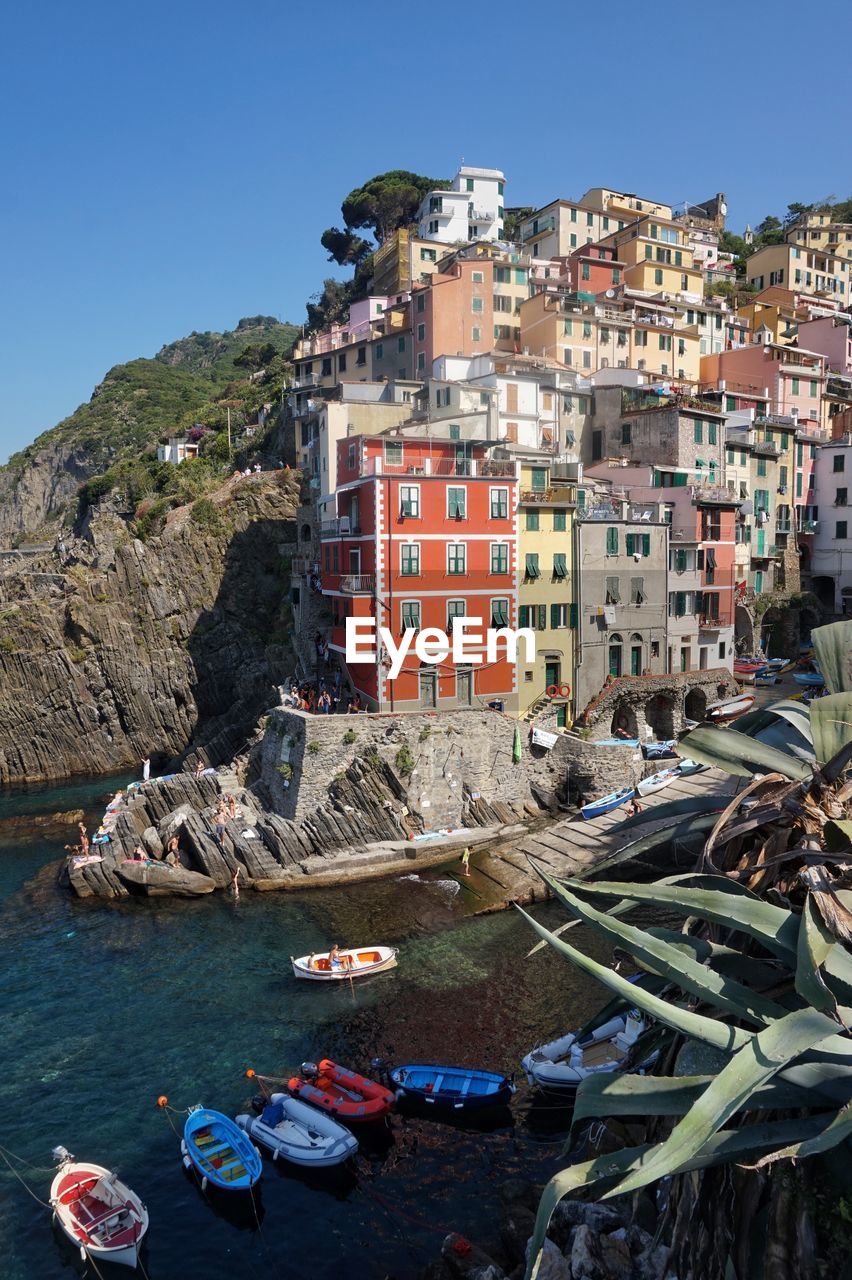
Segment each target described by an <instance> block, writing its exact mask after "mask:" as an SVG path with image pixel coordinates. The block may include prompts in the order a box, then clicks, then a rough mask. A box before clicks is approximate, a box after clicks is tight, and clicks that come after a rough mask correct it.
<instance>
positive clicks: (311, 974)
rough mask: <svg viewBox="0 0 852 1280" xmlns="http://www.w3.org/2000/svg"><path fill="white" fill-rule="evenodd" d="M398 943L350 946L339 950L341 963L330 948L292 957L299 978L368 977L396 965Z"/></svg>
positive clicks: (317, 980) (318, 980) (326, 979)
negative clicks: (336, 961)
mask: <svg viewBox="0 0 852 1280" xmlns="http://www.w3.org/2000/svg"><path fill="white" fill-rule="evenodd" d="M398 954H399V953H398V951H397V948H396V947H376V946H373V947H351V948H348V949H347V950H345V951H339V952H338V955H337V959H338V960H339V964H335V963H333V962H332V960H331V953H330V952H328V951H316V952H312V953H311V955H309V956H299V957H294V956H291V957H290V962H291V964H292V965H293V972H294V974H295V975H296V977H297V978H308V979H310V981H312V982H341V981H345V980H346V979H347V978H367V977H369V975H370V974H372V973H384V971H385V970H386V969H393V968H394V967H395V966H396V958H397V955H398Z"/></svg>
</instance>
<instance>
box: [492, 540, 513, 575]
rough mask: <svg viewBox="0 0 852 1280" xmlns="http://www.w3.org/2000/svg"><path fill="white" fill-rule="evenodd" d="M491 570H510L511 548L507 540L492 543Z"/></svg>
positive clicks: (497, 571)
mask: <svg viewBox="0 0 852 1280" xmlns="http://www.w3.org/2000/svg"><path fill="white" fill-rule="evenodd" d="M491 572H492V573H508V572H509V548H508V545H507V544H506V543H505V542H492V543H491Z"/></svg>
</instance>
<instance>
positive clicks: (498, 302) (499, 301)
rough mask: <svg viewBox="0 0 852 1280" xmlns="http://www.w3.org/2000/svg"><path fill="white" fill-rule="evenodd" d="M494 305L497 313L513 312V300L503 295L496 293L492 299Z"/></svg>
mask: <svg viewBox="0 0 852 1280" xmlns="http://www.w3.org/2000/svg"><path fill="white" fill-rule="evenodd" d="M492 305H493V307H494V310H495V311H504V312H510V311H512V299H511V298H509V297H507V296H506V295H505V294H502V293H495V294H494V296H493V298H492Z"/></svg>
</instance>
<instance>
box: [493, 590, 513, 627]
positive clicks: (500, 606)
mask: <svg viewBox="0 0 852 1280" xmlns="http://www.w3.org/2000/svg"><path fill="white" fill-rule="evenodd" d="M491 625H492V627H508V625H509V601H508V600H506V599H504V598H503V597H499V598H498V599H496V600H492V601H491Z"/></svg>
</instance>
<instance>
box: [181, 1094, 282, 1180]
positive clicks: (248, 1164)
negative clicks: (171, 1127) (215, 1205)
mask: <svg viewBox="0 0 852 1280" xmlns="http://www.w3.org/2000/svg"><path fill="white" fill-rule="evenodd" d="M180 1150H181V1155H182V1156H183V1163H184V1166H185V1167H186V1168H187V1169H190V1168H194V1169H195V1171H196V1172H197V1173H198V1174H200V1175H201V1188H202V1190H206V1188H207V1186H208V1185H212V1186H214V1187H220V1188H221V1189H222V1190H223V1191H248V1190H249V1188H251V1187H253V1186H254V1184H255V1183H256V1182H257V1180H258V1178H259V1177H260V1175H261V1172H262V1170H263V1166H262V1164H261V1161H260V1152H259V1151H258V1149H257V1147H256V1146H255V1145H254V1143H253V1142H252V1141H251V1139H250V1138H249V1137H248V1136H247V1135H246V1134H245V1133H243V1131H242V1129H241V1128H240V1127H239V1125H237V1124H235V1123H234V1121H233V1120H231V1119H230V1118H229V1117H228V1116H226V1115H223V1114H222V1112H221V1111H213V1110H211V1109H210V1108H209V1107H194V1108H193V1109H192V1111H190V1113H189V1115H188V1116H187V1118H186V1123H185V1125H184V1127H183V1140H182V1142H181V1144H180Z"/></svg>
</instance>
